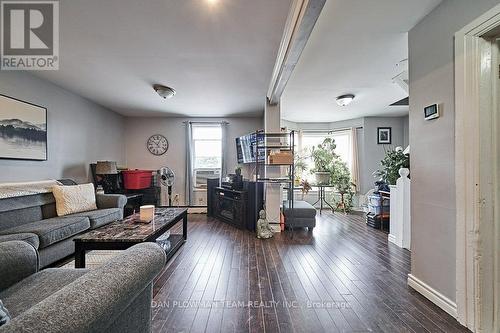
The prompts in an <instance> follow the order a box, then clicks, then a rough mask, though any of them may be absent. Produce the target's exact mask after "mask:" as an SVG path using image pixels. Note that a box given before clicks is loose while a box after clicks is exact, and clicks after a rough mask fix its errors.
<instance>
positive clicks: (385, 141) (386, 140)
mask: <svg viewBox="0 0 500 333" xmlns="http://www.w3.org/2000/svg"><path fill="white" fill-rule="evenodd" d="M391 131H392V128H391V127H378V128H377V143H378V144H379V145H390V144H391V143H392V133H391Z"/></svg>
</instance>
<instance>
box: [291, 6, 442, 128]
mask: <svg viewBox="0 0 500 333" xmlns="http://www.w3.org/2000/svg"><path fill="white" fill-rule="evenodd" d="M440 2H441V0H418V1H415V0H376V1H373V0H328V1H327V2H326V4H325V7H324V8H323V11H322V12H321V15H320V17H319V19H318V21H317V23H316V26H315V27H314V30H313V32H312V34H311V37H310V38H309V41H308V42H307V45H306V47H305V49H304V51H303V53H302V55H301V58H300V60H299V62H298V63H297V66H296V67H295V70H294V72H293V74H292V76H291V78H290V80H289V82H288V84H287V86H286V88H285V91H284V94H283V96H282V99H281V103H282V106H281V112H282V117H283V118H284V119H286V120H289V121H294V122H325V121H328V122H333V121H340V120H346V119H354V118H359V117H366V116H397V115H404V114H407V113H408V106H392V107H389V105H390V104H392V103H394V102H396V101H398V100H400V99H402V98H404V97H407V96H408V94H407V93H406V92H405V90H403V88H401V87H400V86H399V85H397V84H396V83H394V82H393V80H392V78H394V77H395V76H397V75H398V74H400V73H401V72H402V69H401V67H398V66H396V65H397V64H398V63H399V62H400V61H402V60H404V59H407V58H408V34H407V32H408V31H409V30H410V29H411V28H412V27H413V26H415V24H417V23H418V21H420V20H421V19H422V18H423V17H424V16H425V15H427V14H428V13H429V12H430V11H431V10H432V9H434V8H435V7H436V6H437V5H438V4H439V3H440ZM350 93H352V94H354V95H356V98H355V99H354V101H353V102H352V104H350V105H349V106H347V107H339V106H338V105H337V104H336V103H335V98H336V97H337V96H339V95H343V94H350Z"/></svg>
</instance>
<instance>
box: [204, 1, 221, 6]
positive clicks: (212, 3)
mask: <svg viewBox="0 0 500 333" xmlns="http://www.w3.org/2000/svg"><path fill="white" fill-rule="evenodd" d="M205 1H206V2H207V3H208V4H209V5H215V4H216V3H217V2H219V0H205Z"/></svg>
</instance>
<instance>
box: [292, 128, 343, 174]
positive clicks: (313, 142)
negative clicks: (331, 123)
mask: <svg viewBox="0 0 500 333" xmlns="http://www.w3.org/2000/svg"><path fill="white" fill-rule="evenodd" d="M326 138H332V139H334V140H335V144H336V145H337V148H335V152H336V153H337V154H338V155H339V156H340V158H341V159H342V160H343V161H344V162H346V163H347V167H348V168H349V170H350V169H351V166H352V142H351V134H350V132H349V131H339V132H330V133H329V132H304V133H303V134H302V140H301V143H300V146H301V147H302V152H303V154H304V155H305V157H306V158H305V163H306V165H307V171H306V172H305V173H304V175H303V178H304V179H306V180H307V181H309V182H310V183H314V181H315V179H314V174H312V173H311V170H312V169H314V161H313V159H312V158H311V155H310V152H311V150H312V148H313V147H316V146H318V145H319V144H321V143H322V142H323V140H325V139H326Z"/></svg>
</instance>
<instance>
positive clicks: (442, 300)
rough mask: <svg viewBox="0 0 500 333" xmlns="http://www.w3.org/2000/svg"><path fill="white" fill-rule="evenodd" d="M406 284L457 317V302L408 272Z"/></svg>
mask: <svg viewBox="0 0 500 333" xmlns="http://www.w3.org/2000/svg"><path fill="white" fill-rule="evenodd" d="M408 285H409V286H410V287H411V288H413V289H415V290H416V291H418V292H419V293H420V294H422V295H423V296H424V297H425V298H427V299H428V300H429V301H431V302H432V303H434V304H436V305H437V306H439V307H440V308H441V309H443V310H444V311H445V312H447V313H448V314H449V315H450V316H452V317H453V318H457V317H458V313H457V304H456V303H455V302H453V301H452V300H451V299H449V298H448V297H446V296H444V295H443V294H441V293H440V292H438V291H437V290H436V289H434V288H432V287H431V286H429V285H428V284H427V283H425V282H423V281H422V280H420V279H418V278H416V277H415V276H414V275H411V274H408Z"/></svg>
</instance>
